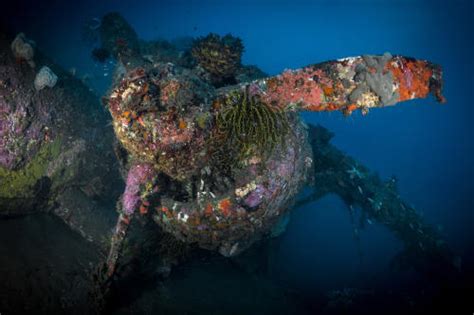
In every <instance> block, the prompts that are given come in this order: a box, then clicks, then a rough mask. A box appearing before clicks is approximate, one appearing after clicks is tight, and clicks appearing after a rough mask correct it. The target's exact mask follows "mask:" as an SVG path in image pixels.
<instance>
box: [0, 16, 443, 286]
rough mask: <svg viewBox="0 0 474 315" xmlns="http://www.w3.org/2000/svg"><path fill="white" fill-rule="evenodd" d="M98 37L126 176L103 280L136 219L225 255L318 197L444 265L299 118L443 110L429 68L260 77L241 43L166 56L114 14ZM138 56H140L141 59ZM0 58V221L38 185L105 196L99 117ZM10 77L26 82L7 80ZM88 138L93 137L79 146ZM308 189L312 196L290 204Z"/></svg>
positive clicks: (324, 67)
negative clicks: (431, 106)
mask: <svg viewBox="0 0 474 315" xmlns="http://www.w3.org/2000/svg"><path fill="white" fill-rule="evenodd" d="M96 29H97V31H98V32H99V36H98V37H99V38H100V39H101V43H102V47H101V48H100V49H104V50H107V51H109V53H110V56H113V57H114V58H115V59H116V60H117V69H116V73H115V76H114V82H113V86H112V88H111V89H110V91H109V92H108V93H107V95H106V97H104V98H103V103H104V104H105V105H106V107H107V108H108V110H109V112H110V114H111V116H112V119H113V121H112V125H113V130H114V131H115V135H116V138H117V139H118V141H119V145H118V147H117V148H116V150H115V151H116V153H117V155H118V157H119V160H120V162H121V164H122V169H124V170H128V171H127V174H126V188H125V192H124V193H123V195H122V196H121V198H120V199H119V203H118V206H117V208H118V212H119V218H118V222H117V224H116V227H115V231H114V233H113V236H112V242H111V248H110V252H109V255H108V258H107V264H106V271H107V277H111V276H112V275H113V274H114V273H115V271H116V268H117V264H118V261H119V260H120V257H121V249H122V245H123V242H124V239H125V238H126V237H127V232H128V230H129V226H130V224H131V222H134V221H135V220H136V219H137V218H139V219H140V220H142V219H147V218H149V219H151V220H153V221H155V222H156V223H157V224H158V225H159V227H160V228H161V229H162V231H164V232H165V233H168V234H170V235H172V236H173V237H174V238H176V239H177V240H178V241H180V242H184V243H188V244H194V245H196V246H198V247H201V248H204V249H209V250H213V251H218V252H219V253H221V254H222V255H225V256H235V255H238V254H239V253H241V252H242V251H244V250H245V249H247V248H249V247H250V246H251V245H252V244H253V243H254V242H256V241H258V240H261V239H264V238H268V237H271V236H274V235H275V234H276V232H277V228H280V227H281V222H282V221H284V220H286V218H287V214H288V212H289V211H290V210H291V209H292V208H294V207H295V206H298V205H301V204H302V203H306V202H309V201H313V200H316V199H318V198H320V197H321V196H323V195H325V194H327V193H336V194H338V195H339V196H341V198H342V199H343V200H344V201H345V202H346V203H347V205H348V207H349V209H353V208H354V207H360V208H361V209H363V213H364V218H369V219H371V220H374V221H377V222H380V223H381V224H384V225H386V226H387V227H388V228H390V229H391V230H392V231H393V232H394V233H395V234H396V235H397V236H398V237H399V238H400V239H401V240H403V241H404V242H405V244H406V247H407V250H408V251H410V252H411V253H416V255H417V257H424V258H427V257H429V258H430V259H433V257H436V258H437V260H436V261H444V262H446V263H447V264H449V262H450V261H451V259H452V254H451V253H450V251H449V249H448V248H447V245H446V244H445V243H444V242H443V241H442V239H441V238H440V236H439V235H438V234H437V233H436V231H434V230H433V229H431V228H430V227H429V226H428V225H426V224H425V223H423V222H422V220H421V218H420V217H419V216H418V215H417V214H416V211H415V210H414V209H413V208H412V207H410V206H408V205H407V203H406V202H404V201H403V200H401V199H400V197H399V195H398V193H397V191H396V187H395V185H394V182H393V181H392V180H391V181H389V182H387V183H384V182H382V181H381V180H380V179H379V178H378V177H377V176H375V175H373V174H371V173H370V172H369V170H368V169H366V168H365V167H363V166H361V165H360V164H358V163H357V162H356V161H355V160H353V159H352V158H350V157H347V156H346V155H345V154H344V153H342V152H340V151H339V150H337V149H336V148H334V147H333V146H332V145H331V144H330V143H329V140H330V138H331V135H330V133H329V132H328V131H327V130H325V129H324V128H323V127H320V126H318V127H315V126H307V125H305V124H304V123H303V122H302V121H301V119H300V118H299V115H298V113H299V112H301V111H341V112H343V113H344V114H345V115H350V114H351V113H352V112H353V111H356V110H360V111H362V113H363V114H367V113H368V112H369V110H371V109H373V108H379V107H385V106H391V105H394V104H396V103H398V102H403V101H408V100H411V99H415V98H425V97H427V96H428V95H429V94H430V93H432V94H434V96H435V97H436V99H437V100H438V101H440V102H444V101H445V100H444V98H443V96H442V95H441V88H442V72H441V68H440V67H439V66H437V65H435V64H432V63H430V62H428V61H425V60H418V59H413V58H407V57H403V56H396V55H391V54H388V53H386V54H384V55H381V56H372V55H371V56H361V57H351V58H345V59H339V60H334V61H328V62H323V63H319V64H315V65H310V66H307V67H304V68H301V69H298V70H287V71H284V72H283V73H282V74H280V75H277V76H273V77H267V76H266V75H265V74H264V73H263V72H261V71H260V70H259V69H258V68H257V67H255V66H244V65H242V64H241V54H242V52H243V45H242V43H241V41H240V40H239V39H237V38H235V37H233V36H231V35H226V36H224V37H220V36H218V35H215V34H211V35H209V36H208V37H204V38H200V39H198V40H196V41H194V43H192V45H191V47H188V48H186V49H185V50H184V51H183V52H181V53H174V52H173V49H175V50H176V51H177V50H178V49H177V48H173V46H172V45H171V44H169V45H161V44H160V45H158V44H157V45H154V44H153V43H150V42H148V43H146V42H143V41H139V40H138V38H137V35H136V33H135V32H134V30H133V28H131V26H129V25H128V23H126V21H125V20H123V18H121V17H120V16H119V15H118V14H109V15H107V16H106V17H104V18H103V19H102V21H101V24H100V25H98V26H97V27H96ZM21 36H22V38H21V39H22V40H23V41H25V40H26V39H25V38H24V35H21ZM150 47H155V50H153V49H151V48H150ZM163 47H164V48H163ZM145 49H146V50H147V52H148V53H149V54H147V55H146V56H143V53H142V52H141V50H145ZM166 49H167V51H166V52H164V50H166ZM170 51H171V52H170ZM2 54H3V55H4V56H5V57H2V58H1V60H2V64H1V65H0V83H1V85H0V115H1V120H0V179H1V182H0V202H1V207H2V208H1V209H2V210H1V212H0V214H2V215H6V214H7V213H9V212H12V213H14V212H15V209H14V208H16V209H19V208H22V205H23V204H24V202H19V201H17V200H18V199H19V198H25V199H27V200H31V199H34V196H35V194H37V193H38V190H39V189H45V188H44V187H45V183H47V187H48V188H47V189H48V190H49V191H50V193H52V194H53V197H48V198H49V199H48V201H47V202H48V203H50V204H51V205H52V204H55V205H56V204H57V201H58V200H60V199H61V194H62V193H63V191H64V190H66V188H65V187H67V185H66V183H67V182H68V181H71V180H73V178H74V181H75V185H74V187H76V188H77V187H80V189H81V190H82V191H84V192H86V194H93V192H94V191H95V189H96V186H100V187H101V190H102V193H103V190H106V188H104V187H103V185H104V183H102V180H101V177H99V178H98V179H97V174H98V173H101V172H102V173H103V172H105V171H104V170H109V172H112V171H111V169H112V168H113V167H112V165H113V163H114V159H113V158H110V159H104V158H103V153H102V154H101V153H99V152H100V150H102V152H103V151H104V150H105V151H107V148H105V147H104V146H103V145H102V143H104V142H110V144H111V143H112V139H110V138H109V137H108V134H107V132H109V131H108V130H105V131H103V129H101V128H99V127H97V122H98V121H99V122H100V119H101V118H100V115H101V114H100V112H101V111H100V109H93V108H90V109H89V108H87V107H84V106H83V107H81V108H73V106H74V102H73V101H70V102H69V101H66V100H65V99H67V98H70V99H72V100H74V97H73V96H74V95H77V94H76V91H74V89H67V88H66V85H65V84H64V81H65V80H74V78H70V77H68V75H67V74H66V73H64V71H62V70H61V69H60V68H59V67H56V66H53V65H51V63H48V65H49V66H50V67H51V68H52V69H53V70H54V72H55V73H57V74H58V77H59V78H60V79H59V80H58V83H57V86H56V87H54V88H48V87H45V88H44V89H41V90H38V91H35V89H34V84H33V81H34V71H32V70H31V69H30V68H31V67H30V66H29V64H31V60H27V63H26V65H24V64H23V63H22V62H21V60H20V61H18V59H15V56H14V55H12V53H11V52H10V51H8V52H5V51H2ZM107 55H108V54H107ZM163 56H165V57H163ZM35 59H36V57H35ZM35 62H36V63H37V64H45V62H44V61H39V60H38V61H37V60H35ZM48 69H49V68H48ZM18 72H21V73H23V72H26V73H28V75H27V76H24V77H19V76H18V75H15V73H18ZM77 84H79V83H77ZM46 86H47V85H46ZM59 89H60V90H61V91H60V92H59V91H58V90H59ZM49 98H61V99H57V100H56V101H52V100H50V99H49ZM81 101H82V102H83V100H82V99H81ZM90 103H93V102H92V101H90ZM52 104H57V105H52ZM58 105H60V106H58ZM61 106H63V107H61ZM89 110H90V112H89ZM72 116H73V117H72ZM71 124H72V125H71ZM65 125H67V126H68V128H66V127H64V126H65ZM70 126H77V128H76V129H73V128H69V127H70ZM66 130H70V132H71V134H68V133H67V132H66ZM94 130H96V131H94ZM99 130H100V131H99ZM92 132H100V133H103V132H105V136H96V137H94V138H93V139H90V137H91V133H92ZM78 135H80V136H78ZM99 149H100V150H99ZM83 155H84V157H82V156H83ZM82 159H84V160H82ZM88 161H90V162H88ZM104 164H108V165H104ZM74 165H76V167H74ZM91 165H92V166H91ZM79 168H80V169H81V172H78V171H77V170H78V169H79ZM115 169H118V167H115ZM79 173H80V174H79ZM76 176H77V177H80V178H81V180H79V179H77V178H76ZM110 176H112V175H110ZM77 182H80V183H81V185H82V186H81V185H77ZM308 184H309V185H311V187H313V189H314V193H313V194H312V195H311V196H310V197H309V198H307V199H305V200H299V201H297V196H298V193H299V192H300V190H301V188H302V187H303V185H308ZM55 189H56V190H55ZM59 190H60V191H59ZM12 200H15V202H14V203H12ZM295 203H296V205H295ZM66 208H67V207H66ZM30 209H31V207H30ZM55 209H58V208H55ZM56 211H58V213H60V211H59V210H56ZM64 211H65V210H64ZM68 211H73V210H68ZM351 212H352V210H351ZM71 215H72V214H68V215H64V216H65V217H68V216H71ZM91 215H92V214H91ZM72 225H74V224H72ZM84 225H87V223H85V222H82V223H81V226H84ZM76 228H77V227H76ZM104 234H106V233H105V232H104ZM421 265H422V264H420V268H424V267H421ZM423 266H426V264H424V265H423Z"/></svg>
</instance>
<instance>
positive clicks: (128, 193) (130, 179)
mask: <svg viewBox="0 0 474 315" xmlns="http://www.w3.org/2000/svg"><path fill="white" fill-rule="evenodd" d="M154 175H155V170H154V169H153V167H152V166H151V165H150V164H137V165H133V166H132V167H131V168H130V170H129V171H128V176H127V184H126V187H125V192H124V194H123V211H124V212H125V213H126V214H128V215H131V214H133V212H135V210H136V209H137V208H138V206H139V204H140V200H141V187H142V186H143V185H144V184H146V183H147V182H148V181H151V180H153V176H154Z"/></svg>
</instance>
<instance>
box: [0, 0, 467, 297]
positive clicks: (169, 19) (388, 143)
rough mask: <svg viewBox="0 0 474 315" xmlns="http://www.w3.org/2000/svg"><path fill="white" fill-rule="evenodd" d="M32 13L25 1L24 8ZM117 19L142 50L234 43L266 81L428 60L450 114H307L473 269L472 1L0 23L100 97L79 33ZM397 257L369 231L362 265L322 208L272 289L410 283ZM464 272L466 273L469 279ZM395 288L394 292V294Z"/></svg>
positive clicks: (161, 5) (401, 107) (335, 209)
mask: <svg viewBox="0 0 474 315" xmlns="http://www.w3.org/2000/svg"><path fill="white" fill-rule="evenodd" d="M31 2H32V1H31ZM109 11H118V12H120V13H121V14H122V15H123V16H124V17H125V18H126V19H127V20H128V21H129V23H130V24H131V25H133V27H134V28H135V30H136V31H137V33H138V35H139V37H141V38H143V39H148V40H151V39H156V38H164V39H173V38H176V37H181V36H193V37H196V36H203V35H206V34H207V33H209V32H214V33H218V34H221V35H224V34H227V33H231V34H232V35H235V36H238V37H240V38H242V39H243V42H244V45H245V53H244V55H243V63H244V64H255V65H258V66H259V67H260V68H261V69H262V70H264V71H265V72H267V73H269V74H271V75H274V74H278V73H279V72H281V71H282V70H284V69H285V68H298V67H302V66H305V65H308V64H311V63H317V62H322V61H326V60H331V59H336V58H342V57H347V56H357V55H362V54H383V53H384V52H387V51H388V52H391V53H392V54H401V55H406V56H412V57H415V58H419V59H427V60H430V61H432V62H434V63H437V64H440V65H441V66H442V67H443V70H444V79H445V88H444V95H445V96H446V98H447V104H445V105H440V104H437V103H436V102H435V100H434V99H433V98H429V99H423V100H415V101H410V102H406V103H402V104H398V105H397V106H394V107H390V108H384V109H375V110H372V111H371V112H370V113H369V115H367V116H362V115H360V113H355V114H353V115H352V116H350V117H344V116H343V115H342V114H341V113H339V112H334V113H305V114H304V115H303V116H304V119H305V120H306V121H308V122H311V123H319V124H322V125H323V126H325V127H327V128H329V129H330V130H331V131H332V132H334V133H335V138H334V140H333V143H334V144H335V145H336V146H337V147H339V148H340V149H341V150H343V151H344V152H346V153H348V154H349V155H351V156H352V157H354V158H356V159H357V160H359V161H360V162H361V163H363V164H365V165H366V166H368V167H369V168H370V169H371V170H373V171H377V172H378V173H379V174H380V176H381V177H382V178H388V177H389V176H391V175H396V177H397V178H398V179H399V184H398V186H399V191H400V194H401V196H402V197H403V198H404V199H405V200H407V201H409V202H410V203H412V204H413V205H414V206H415V207H416V208H417V209H419V210H420V211H421V212H423V213H424V218H425V220H426V221H427V222H429V223H431V224H433V225H435V226H439V227H440V228H441V229H442V233H443V235H444V236H445V237H446V239H447V241H448V243H449V244H450V246H451V247H452V248H453V249H454V251H455V252H456V253H457V254H459V255H460V256H461V257H462V259H463V264H467V265H471V266H472V264H473V263H474V253H473V249H474V244H473V239H474V234H473V233H474V232H473V231H474V218H473V211H474V210H473V209H474V179H473V176H474V141H473V137H474V125H473V124H474V111H473V101H472V98H473V96H472V93H473V91H474V80H473V73H474V62H473V59H474V36H473V30H474V5H473V2H472V1H469V0H467V1H429V0H426V1H408V0H407V1H382V0H372V1H355V0H350V1H299V0H294V1H236V0H233V1H217V0H215V1H182V0H177V1H151V0H138V1H137V0H135V1H112V0H108V1H105V0H104V1H90V0H85V1H76V2H74V1H52V2H49V3H48V4H46V3H43V2H40V1H38V2H34V3H33V2H32V3H27V2H26V1H20V2H17V4H16V7H12V8H10V9H8V10H6V11H4V12H2V15H3V19H6V21H8V24H10V25H11V26H12V28H14V29H15V30H18V31H23V32H25V33H26V34H27V36H28V37H29V38H32V39H34V40H35V41H36V43H37V45H38V47H39V48H40V49H42V50H43V51H44V52H46V53H47V54H48V55H50V56H52V57H53V58H54V60H55V61H56V62H58V63H59V64H60V65H62V66H64V67H65V68H66V69H69V68H76V70H77V72H78V75H84V74H90V75H91V76H92V79H91V81H90V84H91V87H92V88H93V89H94V90H95V91H96V92H97V94H98V95H102V94H103V93H105V91H106V89H107V87H108V86H109V84H110V75H109V76H104V74H105V73H110V72H111V69H109V70H107V69H104V68H103V66H102V65H100V66H98V65H96V64H94V62H93V61H92V60H91V59H90V47H88V46H87V45H85V44H84V43H83V42H81V40H80V31H81V26H82V25H83V23H84V22H86V21H88V20H90V19H91V18H94V17H99V18H100V17H101V16H103V15H104V14H105V13H107V12H109ZM401 248H402V246H401V243H400V242H399V241H398V240H396V238H395V237H394V236H393V234H391V233H390V232H389V231H387V230H385V229H384V228H383V227H380V226H377V225H370V226H368V227H367V228H366V229H365V230H363V231H362V234H361V250H362V253H363V256H362V260H361V259H360V257H359V255H358V252H357V246H356V244H355V242H354V240H353V237H352V226H351V224H350V219H349V216H348V214H347V209H346V206H345V205H344V204H343V203H342V202H341V201H340V200H338V199H337V198H336V197H331V196H329V197H327V198H324V199H323V200H320V201H318V202H316V203H313V204H311V205H308V206H306V207H305V208H302V209H298V210H297V211H296V212H295V213H294V215H293V217H292V221H291V222H290V224H289V226H288V230H287V232H286V233H285V235H284V236H283V239H282V244H281V247H280V249H279V251H278V264H277V265H276V266H275V268H276V272H275V274H277V275H278V276H277V278H278V279H277V280H279V281H282V282H284V283H286V284H287V285H288V286H289V287H294V288H297V289H301V288H305V289H308V290H313V289H322V290H329V289H337V288H343V287H357V286H362V287H363V286H366V285H369V284H370V283H384V281H385V282H391V283H392V284H393V285H394V286H397V285H400V286H403V285H406V284H407V283H410V281H413V279H412V278H409V275H407V277H408V278H409V279H408V280H406V279H403V277H402V278H400V277H397V279H394V278H393V274H391V273H390V272H389V271H388V264H389V262H390V259H391V258H392V257H393V255H395V254H396V253H397V251H399V250H400V249H401ZM471 269H472V268H471ZM397 281H398V283H397Z"/></svg>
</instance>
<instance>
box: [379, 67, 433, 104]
mask: <svg viewBox="0 0 474 315" xmlns="http://www.w3.org/2000/svg"><path fill="white" fill-rule="evenodd" d="M385 69H386V70H388V71H390V72H392V74H393V76H394V77H395V81H396V82H397V83H398V93H399V94H400V96H399V99H398V100H399V101H406V100H410V99H414V98H423V97H426V96H427V95H428V93H429V92H430V88H429V86H430V78H431V75H432V74H433V72H432V70H431V68H430V67H429V65H428V63H427V62H426V61H423V60H415V61H408V60H406V59H402V58H397V59H396V60H394V61H392V62H388V63H387V65H386V66H385Z"/></svg>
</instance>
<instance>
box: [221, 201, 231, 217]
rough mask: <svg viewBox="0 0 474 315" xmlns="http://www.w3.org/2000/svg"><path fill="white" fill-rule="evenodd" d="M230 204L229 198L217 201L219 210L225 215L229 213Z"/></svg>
mask: <svg viewBox="0 0 474 315" xmlns="http://www.w3.org/2000/svg"><path fill="white" fill-rule="evenodd" d="M231 206H232V202H231V201H230V198H225V199H222V200H221V201H220V202H219V210H221V212H222V214H224V215H225V216H226V217H228V216H229V215H230V210H231Z"/></svg>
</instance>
